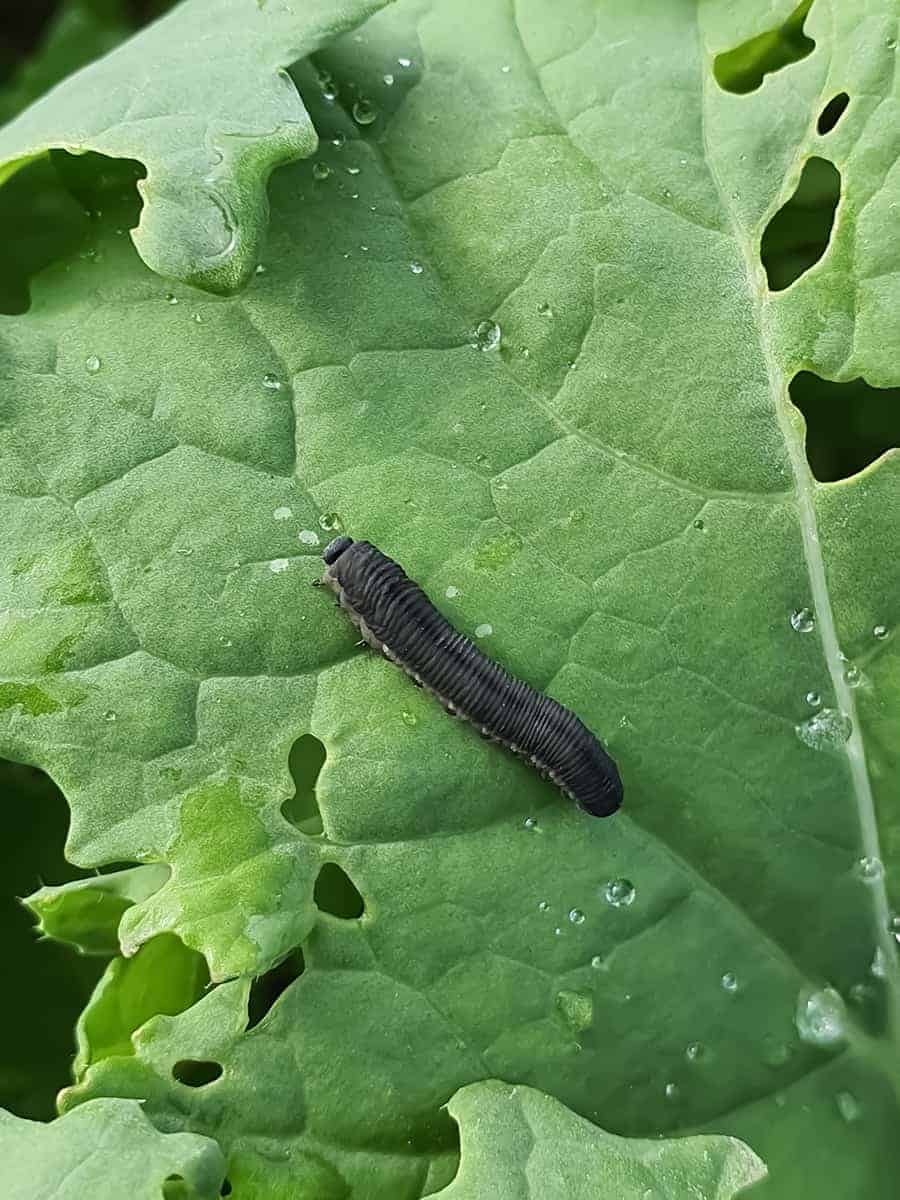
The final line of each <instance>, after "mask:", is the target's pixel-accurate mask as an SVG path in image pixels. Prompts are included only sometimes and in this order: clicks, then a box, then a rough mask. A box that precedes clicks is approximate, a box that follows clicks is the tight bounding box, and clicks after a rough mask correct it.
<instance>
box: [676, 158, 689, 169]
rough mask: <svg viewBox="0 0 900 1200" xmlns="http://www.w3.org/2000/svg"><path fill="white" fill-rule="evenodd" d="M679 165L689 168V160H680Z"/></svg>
mask: <svg viewBox="0 0 900 1200" xmlns="http://www.w3.org/2000/svg"><path fill="white" fill-rule="evenodd" d="M678 164H679V166H682V167H686V166H687V159H686V158H679V160H678Z"/></svg>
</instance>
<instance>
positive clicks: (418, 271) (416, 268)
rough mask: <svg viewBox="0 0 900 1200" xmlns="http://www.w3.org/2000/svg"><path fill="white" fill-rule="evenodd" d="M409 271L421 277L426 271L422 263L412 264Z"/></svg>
mask: <svg viewBox="0 0 900 1200" xmlns="http://www.w3.org/2000/svg"><path fill="white" fill-rule="evenodd" d="M409 269H410V270H411V271H412V273H413V275H421V274H422V272H423V271H424V270H425V268H424V267H423V266H422V264H421V263H420V262H411V263H410V264H409Z"/></svg>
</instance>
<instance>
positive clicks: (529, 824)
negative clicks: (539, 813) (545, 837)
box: [522, 817, 538, 829]
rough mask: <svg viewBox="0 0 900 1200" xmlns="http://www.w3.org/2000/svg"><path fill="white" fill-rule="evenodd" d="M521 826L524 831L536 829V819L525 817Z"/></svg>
mask: <svg viewBox="0 0 900 1200" xmlns="http://www.w3.org/2000/svg"><path fill="white" fill-rule="evenodd" d="M522 824H523V825H524V826H525V828H526V829H537V827H538V823H537V817H526V818H525V820H524V821H523V822H522Z"/></svg>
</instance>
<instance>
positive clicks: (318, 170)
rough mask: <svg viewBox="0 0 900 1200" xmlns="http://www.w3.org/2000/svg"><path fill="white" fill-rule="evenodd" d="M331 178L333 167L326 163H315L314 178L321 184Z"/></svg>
mask: <svg viewBox="0 0 900 1200" xmlns="http://www.w3.org/2000/svg"><path fill="white" fill-rule="evenodd" d="M330 176H331V167H329V165H328V163H325V162H316V163H313V169H312V177H313V179H315V180H317V182H319V183H324V182H325V180H326V179H328V178H330Z"/></svg>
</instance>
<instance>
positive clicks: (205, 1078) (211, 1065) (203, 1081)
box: [172, 1058, 222, 1088]
mask: <svg viewBox="0 0 900 1200" xmlns="http://www.w3.org/2000/svg"><path fill="white" fill-rule="evenodd" d="M172 1074H173V1076H174V1077H175V1078H176V1079H177V1080H178V1082H179V1083H183V1084H184V1085H185V1087H193V1088H199V1087H206V1085H207V1084H208V1083H215V1081H216V1080H217V1079H218V1078H219V1076H220V1075H221V1074H222V1064H221V1063H217V1062H212V1061H210V1060H209V1059H205V1058H182V1059H180V1060H179V1061H178V1062H177V1063H176V1064H175V1066H174V1067H173V1068H172Z"/></svg>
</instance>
